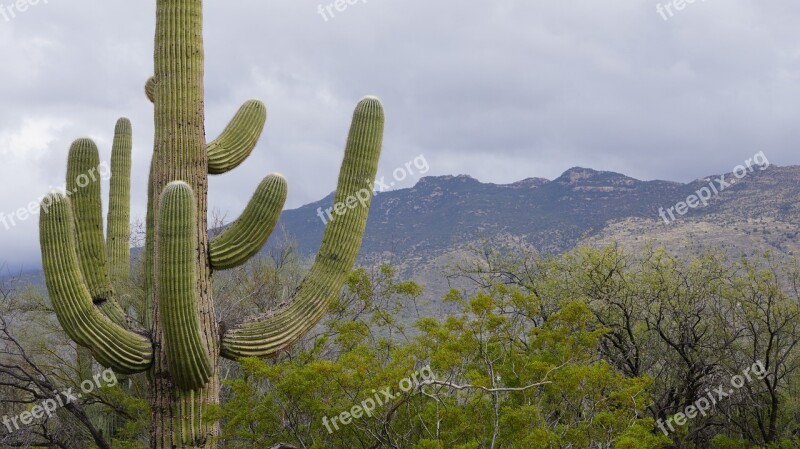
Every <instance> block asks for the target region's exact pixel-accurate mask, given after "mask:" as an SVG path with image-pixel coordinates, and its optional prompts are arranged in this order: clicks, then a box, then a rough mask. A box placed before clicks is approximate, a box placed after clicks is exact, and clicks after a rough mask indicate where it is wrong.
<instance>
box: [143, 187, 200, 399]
mask: <svg viewBox="0 0 800 449" xmlns="http://www.w3.org/2000/svg"><path fill="white" fill-rule="evenodd" d="M195 209H196V207H195V200H194V193H193V192H192V188H191V187H189V185H188V184H186V183H185V182H183V181H174V182H171V183H169V184H167V186H166V187H165V188H164V191H163V193H162V194H161V200H160V203H159V212H158V213H159V216H158V219H159V222H158V229H157V231H156V232H157V237H156V248H157V251H158V252H157V254H156V273H157V275H156V276H157V284H156V291H157V294H158V295H159V297H160V298H161V300H160V301H159V307H160V312H161V316H162V319H163V320H164V343H165V349H166V354H167V366H168V367H169V370H170V373H171V374H172V377H173V380H174V381H175V384H176V385H177V386H178V387H180V388H181V389H182V390H184V391H191V390H196V389H198V388H201V387H203V386H204V385H205V384H206V383H207V382H208V380H209V378H210V377H211V360H210V357H209V354H208V350H207V349H206V348H205V347H204V345H203V337H202V334H201V332H200V321H199V318H198V308H197V273H196V271H197V269H196V267H195V258H196V257H197V234H196V228H197V212H196V210H195Z"/></svg>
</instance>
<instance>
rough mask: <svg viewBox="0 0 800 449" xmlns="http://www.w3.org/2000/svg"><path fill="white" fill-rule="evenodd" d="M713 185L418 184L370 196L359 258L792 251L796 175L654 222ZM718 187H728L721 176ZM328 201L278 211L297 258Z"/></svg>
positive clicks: (585, 180) (756, 177)
mask: <svg viewBox="0 0 800 449" xmlns="http://www.w3.org/2000/svg"><path fill="white" fill-rule="evenodd" d="M717 178H719V175H713V176H709V178H708V180H697V181H695V182H692V183H687V184H681V183H675V182H667V181H639V180H637V179H633V178H630V177H628V176H625V175H622V174H619V173H613V172H600V171H595V170H591V169H586V168H571V169H569V170H567V171H566V172H565V173H564V174H562V175H561V176H560V177H558V178H556V179H555V180H552V181H548V180H546V179H541V178H530V179H526V180H523V181H519V182H516V183H513V184H506V185H498V184H489V183H481V182H479V181H478V180H476V179H474V178H471V177H469V176H466V175H460V176H440V177H427V178H423V179H421V180H420V181H419V182H418V183H417V184H416V185H415V186H414V187H413V188H409V189H403V190H396V191H391V192H385V193H379V194H377V195H376V197H375V199H374V202H373V206H372V210H371V211H370V216H369V221H368V223H367V231H366V234H365V236H364V244H363V248H362V252H361V255H362V256H361V257H362V260H365V261H369V260H377V259H380V258H381V257H386V256H388V255H391V256H392V257H395V258H399V259H400V260H407V259H409V258H413V259H420V258H422V259H428V258H431V257H435V256H437V255H439V254H441V253H444V252H447V251H449V250H451V249H452V248H454V247H459V246H461V245H464V244H467V243H470V242H474V241H477V240H479V239H493V238H497V237H500V236H504V237H509V236H511V237H514V238H516V239H520V240H521V241H523V242H526V243H528V244H530V245H532V246H533V247H534V248H536V249H537V250H539V251H540V252H543V253H557V252H561V251H564V250H567V249H569V248H572V247H574V246H575V245H576V244H578V243H579V242H581V241H587V242H608V241H610V240H613V239H618V240H620V241H621V242H622V243H623V244H627V245H631V246H635V245H636V242H637V241H639V242H641V241H644V240H647V239H653V240H655V241H659V242H662V243H665V244H668V245H669V244H677V243H678V242H683V241H685V239H687V238H693V239H698V240H699V241H700V242H701V243H702V241H703V240H706V241H708V242H709V243H713V242H718V243H725V246H729V247H731V246H734V247H742V248H746V247H748V246H750V245H751V244H757V245H756V246H757V247H758V248H767V247H769V249H772V250H774V251H779V252H784V253H787V254H788V253H790V252H792V251H795V250H796V248H795V243H794V241H795V238H794V237H795V236H796V233H797V232H798V231H800V229H799V228H798V224H800V203H799V202H798V200H800V183H798V180H799V179H800V167H798V166H792V167H775V166H771V167H769V168H767V169H766V170H764V171H760V170H759V169H756V170H755V171H754V172H752V173H749V174H748V175H747V176H745V177H744V178H742V179H741V180H739V181H738V182H736V183H734V184H731V186H730V187H728V188H726V189H724V190H723V191H721V192H719V194H717V195H713V194H712V195H713V196H712V197H711V199H710V200H708V201H707V202H708V205H707V206H704V207H703V206H702V205H701V207H698V208H695V209H690V210H689V211H688V213H686V214H685V215H684V216H680V215H678V214H677V212H674V213H673V215H674V216H675V218H676V219H675V220H674V221H672V222H671V223H670V224H666V223H665V221H664V219H663V218H661V217H660V216H659V209H660V208H664V209H667V208H669V207H671V206H674V205H675V204H676V203H678V202H679V201H686V199H687V197H688V196H690V195H692V194H693V193H695V192H696V191H697V190H698V189H701V188H702V187H704V186H708V184H709V182H710V181H712V180H715V179H717ZM725 179H726V181H727V182H730V180H731V179H735V178H734V177H733V175H731V174H728V175H726V177H725ZM717 185H718V184H717V183H716V182H715V186H717ZM332 198H333V196H332V195H329V196H327V197H326V198H324V199H323V200H321V201H318V202H316V203H312V204H309V205H306V206H303V207H300V208H298V209H294V210H289V211H286V212H284V214H283V216H282V218H281V224H282V225H284V226H285V228H286V229H287V230H288V232H290V233H291V235H292V236H293V237H294V239H296V241H297V243H298V245H299V248H300V250H301V251H302V252H303V253H304V254H313V253H314V252H315V251H316V249H317V248H318V246H319V243H320V240H321V238H322V231H323V229H324V224H323V222H322V221H321V219H320V218H319V217H318V216H317V210H318V208H321V209H323V210H324V209H326V208H328V207H330V206H331V203H332V201H333V199H332ZM665 216H667V217H668V215H665ZM704 230H705V231H704ZM711 230H713V232H706V231H711ZM721 237H724V241H722V242H720V241H719V240H720V238H721ZM676 249H677V248H676Z"/></svg>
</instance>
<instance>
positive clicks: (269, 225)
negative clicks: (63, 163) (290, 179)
mask: <svg viewBox="0 0 800 449" xmlns="http://www.w3.org/2000/svg"><path fill="white" fill-rule="evenodd" d="M154 54H155V58H154V62H155V74H154V76H153V77H152V78H150V79H149V80H148V81H147V83H146V85H145V92H146V95H147V98H149V99H150V101H152V102H153V103H154V115H155V143H154V149H153V157H152V161H151V166H150V174H149V182H148V207H147V220H146V232H147V238H146V245H145V282H146V285H145V290H146V293H145V296H146V299H147V304H148V308H149V310H150V313H149V314H148V316H146V317H144V318H145V321H146V322H147V327H148V329H146V330H138V329H133V328H131V325H130V323H131V321H130V320H128V319H127V318H126V317H125V315H124V313H123V312H124V311H123V310H122V308H121V307H120V306H119V305H118V304H117V301H116V298H115V289H114V283H115V282H116V281H114V282H112V281H111V279H117V278H119V276H116V275H113V274H112V275H109V273H122V272H123V271H125V269H124V268H123V266H122V265H123V259H125V258H126V257H128V255H127V253H126V249H127V248H123V247H122V245H121V241H122V236H123V235H124V230H125V225H126V221H127V220H128V219H129V216H125V215H124V212H120V211H119V207H118V206H119V204H121V203H123V202H127V201H128V195H129V193H128V192H127V191H125V189H124V188H121V186H122V183H118V184H116V183H114V182H113V181H112V185H111V205H112V206H113V208H114V211H115V212H114V213H113V214H112V212H111V211H109V221H108V239H107V241H106V242H105V243H106V245H105V246H104V245H103V240H102V217H101V216H100V210H101V209H100V203H99V201H100V200H99V198H100V191H99V188H100V186H99V183H98V184H96V185H95V184H91V185H89V186H80V185H78V184H80V183H77V184H76V185H75V187H76V190H74V191H72V190H70V192H71V193H72V195H71V196H70V197H67V196H66V195H63V194H53V195H50V196H49V197H48V198H47V199H46V200H45V202H47V203H49V204H50V206H49V207H48V208H46V209H45V208H44V207H43V211H42V215H41V219H40V238H41V247H42V259H43V265H44V271H45V278H46V282H47V287H48V291H49V293H50V296H51V299H52V301H53V304H54V308H55V310H56V313H57V314H58V318H59V320H60V322H61V324H62V326H63V327H64V329H65V330H66V331H67V333H68V335H69V336H70V337H71V338H72V339H73V340H75V342H76V343H78V344H79V345H80V346H83V347H86V348H89V349H90V350H91V351H92V354H93V356H94V357H95V358H96V359H97V360H98V361H99V362H100V363H101V364H103V365H104V366H107V367H111V368H113V369H114V370H116V371H117V372H119V373H123V374H132V373H138V372H144V371H149V376H148V378H149V379H150V380H151V387H152V388H151V408H152V413H153V415H152V418H153V424H152V426H153V427H152V433H151V447H152V448H158V449H161V448H170V449H171V448H176V447H179V448H189V447H191V448H210V447H216V439H217V434H218V426H217V424H216V423H215V422H209V421H207V420H206V411H208V409H209V407H210V406H212V405H214V404H217V403H218V402H219V387H220V381H219V358H220V357H226V358H230V359H234V360H236V359H239V358H242V357H251V356H256V357H265V356H271V355H275V354H277V353H279V352H280V351H282V350H284V349H286V348H287V347H289V346H290V345H291V344H293V343H294V342H296V341H297V340H298V339H299V338H300V337H301V336H303V335H304V334H305V333H306V332H308V331H309V330H310V329H311V328H313V326H314V325H316V324H317V323H318V322H319V320H320V319H322V317H323V316H324V314H325V312H326V310H327V307H328V305H329V304H330V303H331V301H332V299H333V298H334V297H335V296H336V295H337V293H338V292H339V290H340V289H341V287H342V285H343V283H344V281H345V278H346V276H347V273H348V272H349V270H351V269H352V267H353V265H354V263H355V259H356V256H357V254H358V250H359V247H360V245H361V238H362V235H363V233H364V229H365V226H366V220H367V215H368V211H369V201H367V202H366V203H364V204H362V203H359V204H358V205H357V206H356V207H354V208H352V209H349V210H348V211H347V212H346V213H345V214H343V215H339V216H336V217H334V219H333V220H331V221H330V222H329V224H328V226H327V227H326V229H325V232H324V235H323V240H322V245H321V247H320V250H319V254H318V255H317V257H316V260H315V262H314V264H313V266H312V267H311V269H310V271H309V273H308V275H307V277H306V278H305V279H304V280H303V282H302V284H301V286H300V287H299V289H298V290H297V291H296V293H295V295H294V297H293V298H292V300H290V301H289V302H288V303H287V305H286V306H283V307H281V308H280V309H278V310H275V311H273V312H271V313H268V314H265V315H263V316H258V317H252V318H249V319H246V320H244V321H243V322H242V324H239V325H233V326H230V327H229V328H227V329H223V330H222V333H221V335H220V331H221V329H220V324H219V323H218V322H217V319H216V315H215V312H214V302H213V300H212V298H211V291H212V288H211V287H212V286H211V278H212V274H213V272H214V271H215V270H224V269H228V268H233V267H236V266H239V265H241V264H243V263H245V262H246V261H247V260H248V259H249V258H251V257H253V256H254V255H255V254H256V253H257V252H258V251H259V249H260V248H261V247H262V246H263V245H264V243H265V242H266V240H267V238H268V237H269V235H270V233H271V232H272V230H273V229H274V227H275V225H276V223H277V220H278V218H279V215H280V212H281V210H282V208H283V205H284V202H285V200H286V196H287V183H286V180H285V178H284V177H283V176H281V175H277V174H273V175H269V176H267V177H266V178H264V180H263V181H262V182H261V183H260V184H259V185H258V187H257V188H256V191H255V193H254V195H253V197H252V199H251V200H250V202H249V203H248V205H247V207H246V209H245V211H244V212H243V213H242V215H241V216H240V217H239V219H238V220H236V221H235V222H234V223H233V224H231V225H230V226H229V227H228V228H227V229H226V230H225V231H224V232H223V233H221V234H220V235H218V236H217V237H216V238H215V239H213V240H211V241H209V237H208V231H207V208H208V199H207V198H208V197H207V189H208V175H209V174H222V173H226V172H228V171H230V170H232V169H234V168H235V167H237V166H239V165H240V164H242V163H243V161H244V160H245V159H246V158H247V156H248V155H249V154H250V153H251V152H252V151H253V149H254V148H255V146H256V142H257V140H258V138H259V136H260V135H261V133H262V130H263V128H264V123H265V121H266V117H267V111H266V107H264V105H263V103H261V102H260V101H257V100H250V101H248V102H246V103H245V104H244V105H243V106H242V107H241V108H240V110H239V112H237V114H236V115H235V117H234V118H233V119H232V120H231V123H230V124H229V125H228V126H227V127H226V128H225V130H224V131H223V133H222V135H220V136H219V137H218V138H217V139H215V140H213V141H211V142H209V143H207V142H206V139H205V127H204V121H205V119H204V116H205V111H204V98H203V70H204V68H203V63H204V61H203V37H202V1H201V0H157V1H156V39H155V52H154ZM126 125H127V127H126ZM383 126H384V114H383V107H382V105H381V103H380V101H379V100H378V99H377V98H375V97H366V98H364V99H362V100H361V101H360V102H359V104H358V105H357V106H356V109H355V112H354V114H353V120H352V125H351V128H350V133H349V135H348V138H347V143H346V145H345V152H344V159H343V161H342V166H341V169H340V172H339V179H338V186H337V190H336V195H335V201H336V202H343V203H344V202H347V200H348V199H349V198H351V197H352V198H355V197H358V198H361V197H363V192H364V191H367V192H372V180H374V179H375V175H376V171H377V166H378V159H379V156H380V151H381V145H382V140H383ZM129 131H130V127H129V123H126V122H120V123H118V127H117V133H116V135H117V137H116V138H115V148H119V149H120V152H119V154H118V155H117V156H119V157H116V158H115V157H114V156H112V171H114V172H115V173H119V176H120V179H122V178H125V177H126V176H127V177H129V176H130V157H129V152H128V153H127V156H125V152H124V151H122V150H123V149H124V148H129V147H130V145H129V143H130V140H129V138H130V132H129ZM98 164H99V158H98V156H97V149H96V147H95V146H94V143H93V142H91V141H90V140H88V139H80V140H78V141H76V143H75V144H74V145H73V148H72V150H71V151H70V156H69V165H68V170H67V171H68V178H74V179H76V180H77V179H79V178H80V176H81V174H82V173H83V172H85V171H86V170H91V169H92V167H95V168H96V167H97V166H98ZM114 167H118V169H116V170H115V169H114ZM126 169H127V171H126ZM126 173H127V174H126ZM81 179H82V178H81ZM68 184H69V182H68Z"/></svg>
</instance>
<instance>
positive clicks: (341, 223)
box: [221, 97, 384, 360]
mask: <svg viewBox="0 0 800 449" xmlns="http://www.w3.org/2000/svg"><path fill="white" fill-rule="evenodd" d="M383 125H384V114H383V107H382V105H381V103H380V101H379V100H378V99H377V98H375V97H367V98H365V99H363V100H361V102H360V103H359V104H358V106H357V107H356V110H355V113H354V114H353V124H352V126H351V128H350V134H349V136H348V139H347V147H346V149H345V154H344V161H343V162H342V167H341V169H340V171H339V181H338V187H337V190H336V197H335V200H334V201H335V204H337V205H340V204H341V205H344V207H340V208H339V210H340V211H342V213H338V212H337V213H335V214H334V216H333V219H332V220H331V221H330V222H329V224H328V226H327V227H326V228H325V233H324V234H323V236H322V246H321V247H320V250H319V253H318V254H317V258H316V260H315V261H314V265H313V266H312V267H311V270H310V272H309V273H308V275H307V276H306V278H305V279H304V280H303V283H302V284H301V285H300V288H299V289H298V290H297V292H296V294H295V295H294V297H293V299H292V300H291V302H290V303H289V305H288V306H286V307H284V308H282V309H279V310H276V311H274V312H272V313H269V314H267V315H264V316H261V317H257V318H254V319H251V320H248V321H247V322H245V323H243V324H241V325H239V326H237V327H234V328H232V329H230V330H228V331H227V332H225V333H224V334H223V336H222V347H221V351H222V352H221V355H222V356H223V357H225V358H229V359H234V360H235V359H239V358H242V357H266V356H271V355H274V354H276V353H278V352H279V351H281V350H283V349H285V348H287V347H288V346H289V345H291V344H292V343H294V342H295V341H296V340H298V339H299V338H300V337H301V336H302V335H303V334H305V333H306V332H307V331H309V330H310V329H312V328H313V327H314V326H315V325H316V324H317V323H318V322H319V321H320V320H321V319H322V317H323V316H324V315H325V313H326V312H327V309H328V306H329V305H330V303H331V301H332V300H333V299H334V298H335V297H336V295H338V294H339V291H340V290H341V288H342V285H343V284H344V282H345V280H346V278H347V275H348V273H349V272H350V270H352V268H353V264H354V263H355V260H356V256H357V255H358V251H359V247H360V246H361V238H362V236H363V234H364V229H365V228H366V224H367V215H368V213H369V206H370V202H371V200H372V188H373V182H374V179H375V175H376V172H377V168H378V159H379V157H380V152H381V145H382V141H383ZM353 199H355V201H354V200H353ZM351 205H352V207H351ZM334 209H335V210H336V208H334Z"/></svg>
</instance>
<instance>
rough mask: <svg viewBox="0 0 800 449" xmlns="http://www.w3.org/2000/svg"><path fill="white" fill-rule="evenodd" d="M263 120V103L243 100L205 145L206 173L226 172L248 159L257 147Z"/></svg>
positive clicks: (265, 118) (264, 111)
mask: <svg viewBox="0 0 800 449" xmlns="http://www.w3.org/2000/svg"><path fill="white" fill-rule="evenodd" d="M266 121H267V108H266V106H264V103H262V102H260V101H258V100H248V101H246V102H245V103H244V104H243V105H242V106H241V107H240V108H239V111H238V112H236V115H235V116H234V117H233V119H232V120H231V121H230V123H228V126H226V127H225V130H224V131H223V132H222V134H220V136H219V137H217V138H216V139H215V140H214V141H212V142H211V143H209V144H208V173H209V174H212V175H219V174H222V173H226V172H228V171H230V170H233V169H234V168H236V167H237V166H238V165H239V164H241V163H242V162H243V161H244V160H245V159H247V156H249V155H250V153H251V152H252V151H253V149H254V148H255V147H256V144H257V143H258V139H259V137H261V132H262V131H263V130H264V123H266Z"/></svg>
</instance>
